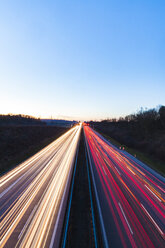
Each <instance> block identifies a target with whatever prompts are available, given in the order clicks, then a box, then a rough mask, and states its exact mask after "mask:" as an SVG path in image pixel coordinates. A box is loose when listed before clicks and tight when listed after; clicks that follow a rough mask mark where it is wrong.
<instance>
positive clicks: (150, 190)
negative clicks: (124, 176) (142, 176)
mask: <svg viewBox="0 0 165 248" xmlns="http://www.w3.org/2000/svg"><path fill="white" fill-rule="evenodd" d="M144 186H145V187H146V188H147V189H148V190H149V191H150V192H151V193H152V194H153V195H154V196H155V197H156V198H157V199H158V200H159V201H160V202H162V201H161V200H160V199H159V197H158V196H157V195H155V193H154V192H153V191H152V190H151V189H150V188H149V187H148V186H147V185H146V184H145V185H144Z"/></svg>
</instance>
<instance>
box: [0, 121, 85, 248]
mask: <svg viewBox="0 0 165 248" xmlns="http://www.w3.org/2000/svg"><path fill="white" fill-rule="evenodd" d="M80 129H81V127H80V126H76V127H74V128H72V129H71V130H69V131H68V132H67V133H65V134H64V135H62V136H61V137H60V138H59V139H57V140H56V141H54V142H53V143H51V144H50V145H49V146H47V147H46V148H44V149H43V150H41V151H40V152H39V153H37V154H36V155H34V156H33V157H32V158H30V159H29V160H27V161H25V162H24V163H22V164H20V165H19V166H18V167H16V168H15V169H13V170H12V171H10V172H9V173H7V174H5V175H4V176H3V177H2V178H1V181H0V184H1V191H0V198H1V199H0V216H1V231H0V238H1V239H0V240H1V241H0V247H9V248H11V247H59V242H60V238H61V231H62V226H63V219H64V215H65V210H66V204H67V199H68V195H69V190H70V184H71V178H72V173H73V168H74V160H75V155H76V151H77V146H78V141H79V135H80Z"/></svg>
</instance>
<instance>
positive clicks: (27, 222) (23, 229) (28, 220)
mask: <svg viewBox="0 0 165 248" xmlns="http://www.w3.org/2000/svg"><path fill="white" fill-rule="evenodd" d="M37 206H38V204H37V205H35V207H34V208H33V210H32V212H31V214H30V216H29V218H28V219H27V221H26V223H25V225H24V227H23V228H22V231H21V232H20V234H19V236H18V239H20V238H21V236H22V234H23V233H24V231H25V229H26V227H27V226H28V224H29V222H30V221H31V219H32V217H33V214H34V212H35V210H36V208H37Z"/></svg>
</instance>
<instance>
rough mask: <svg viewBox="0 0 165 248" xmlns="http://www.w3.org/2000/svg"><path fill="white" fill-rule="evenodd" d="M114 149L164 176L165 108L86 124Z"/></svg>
mask: <svg viewBox="0 0 165 248" xmlns="http://www.w3.org/2000/svg"><path fill="white" fill-rule="evenodd" d="M90 125H91V126H92V127H94V128H95V129H96V130H97V131H99V132H100V133H102V134H103V135H104V136H106V137H107V138H108V139H110V140H111V142H112V143H114V144H115V145H117V146H124V147H125V149H126V150H127V151H128V152H130V153H131V154H133V155H135V156H136V157H137V158H139V159H140V160H142V161H143V162H145V163H146V164H148V165H149V166H151V167H152V168H154V169H156V170H157V171H159V172H161V173H163V174H165V106H160V107H159V108H154V109H141V110H140V111H138V112H137V113H135V114H132V115H128V116H126V117H120V118H119V119H106V120H102V121H101V122H92V121H91V122H90Z"/></svg>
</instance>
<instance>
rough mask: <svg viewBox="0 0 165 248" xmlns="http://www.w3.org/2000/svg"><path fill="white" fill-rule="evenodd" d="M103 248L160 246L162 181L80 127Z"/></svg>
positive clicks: (163, 225) (164, 183) (164, 185)
mask: <svg viewBox="0 0 165 248" xmlns="http://www.w3.org/2000/svg"><path fill="white" fill-rule="evenodd" d="M84 131H85V139H86V145H87V150H88V156H89V161H90V169H91V174H92V181H93V185H94V188H95V197H96V200H97V203H96V204H97V206H98V208H97V209H98V211H97V212H98V215H99V217H100V228H101V230H102V237H103V240H104V246H105V247H114V248H115V247H164V244H165V242H164V241H165V240H164V239H165V235H164V231H165V222H164V220H165V218H164V217H165V214H164V213H165V212H164V210H165V208H164V193H165V191H164V189H165V179H164V178H163V177H162V176H160V175H159V174H157V173H156V172H155V171H153V170H152V169H150V168H149V167H148V166H147V165H144V164H143V163H142V162H140V161H138V160H137V159H136V158H134V157H133V156H131V155H130V154H128V153H127V152H125V151H122V150H120V149H118V148H116V147H115V146H113V145H112V144H110V143H109V142H108V141H106V140H105V139H104V138H103V137H102V136H101V135H100V134H99V133H97V132H96V131H94V130H93V129H91V128H90V127H89V126H84Z"/></svg>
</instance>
